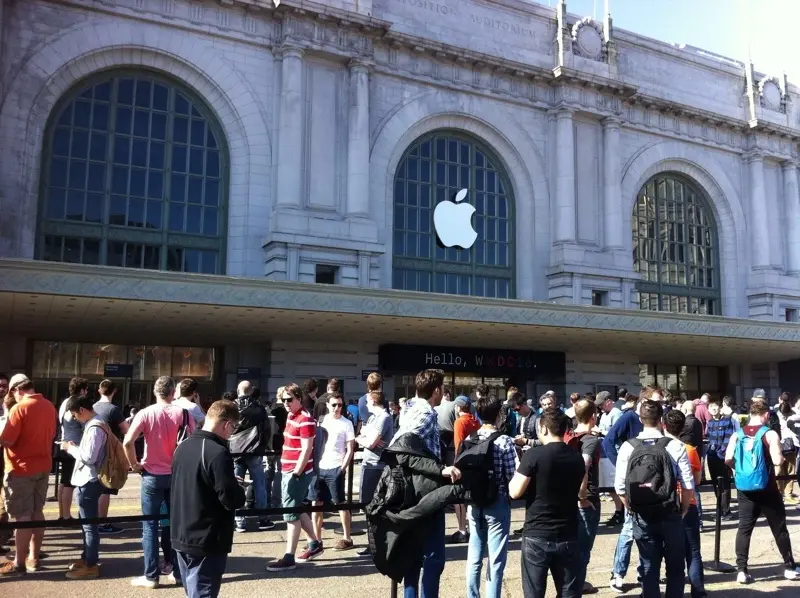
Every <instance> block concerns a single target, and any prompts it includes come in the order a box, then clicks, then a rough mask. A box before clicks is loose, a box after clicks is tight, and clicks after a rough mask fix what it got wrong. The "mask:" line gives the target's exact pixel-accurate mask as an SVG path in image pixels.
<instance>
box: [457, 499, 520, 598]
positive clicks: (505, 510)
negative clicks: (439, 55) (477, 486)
mask: <svg viewBox="0 0 800 598" xmlns="http://www.w3.org/2000/svg"><path fill="white" fill-rule="evenodd" d="M467 519H468V520H469V548H468V549H467V598H481V567H482V566H483V555H484V553H488V559H489V560H488V565H487V569H488V571H487V579H486V598H499V597H500V596H501V594H502V585H503V571H504V570H505V568H506V557H507V555H508V534H509V530H510V528H511V505H510V504H509V502H508V497H507V496H506V495H504V494H501V495H500V498H498V499H497V500H496V501H495V503H494V504H493V505H491V506H490V507H484V508H480V507H475V506H472V505H470V507H469V508H468V509H467Z"/></svg>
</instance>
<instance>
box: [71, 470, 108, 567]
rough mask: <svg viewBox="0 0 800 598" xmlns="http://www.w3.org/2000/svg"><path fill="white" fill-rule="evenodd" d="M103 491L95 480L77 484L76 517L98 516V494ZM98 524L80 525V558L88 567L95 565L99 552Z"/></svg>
mask: <svg viewBox="0 0 800 598" xmlns="http://www.w3.org/2000/svg"><path fill="white" fill-rule="evenodd" d="M102 493H103V486H102V484H100V482H98V481H97V480H95V481H93V482H89V483H88V484H86V485H84V486H79V487H78V488H77V489H76V494H77V495H78V496H77V501H78V517H80V518H81V519H88V518H91V517H99V516H100V513H99V509H98V501H99V500H100V495H101V494H102ZM98 527H99V526H98V525H97V524H94V525H82V526H81V528H82V530H83V552H82V553H81V559H83V562H84V563H86V564H87V565H88V566H89V567H94V566H95V565H97V560H98V558H99V556H100V555H99V553H100V532H99V531H98Z"/></svg>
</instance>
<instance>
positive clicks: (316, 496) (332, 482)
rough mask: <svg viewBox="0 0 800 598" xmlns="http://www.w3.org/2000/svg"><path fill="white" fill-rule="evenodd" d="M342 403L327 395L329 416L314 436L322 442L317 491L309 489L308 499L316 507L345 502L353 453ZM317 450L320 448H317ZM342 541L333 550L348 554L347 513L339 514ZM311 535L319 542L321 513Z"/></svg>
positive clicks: (352, 439) (350, 429)
mask: <svg viewBox="0 0 800 598" xmlns="http://www.w3.org/2000/svg"><path fill="white" fill-rule="evenodd" d="M343 412H344V399H343V398H342V395H341V393H339V392H332V393H330V394H329V395H328V414H327V415H326V416H325V417H324V418H323V420H322V423H321V424H320V426H319V428H318V430H317V432H318V434H321V435H322V436H323V438H324V444H322V450H321V454H319V455H316V459H317V464H318V466H319V473H318V475H317V479H316V487H314V486H312V487H311V491H310V492H309V498H310V499H311V501H312V502H313V503H314V505H315V506H319V505H322V504H323V503H325V502H328V503H331V504H334V505H338V504H340V503H343V502H344V501H345V492H344V477H345V472H346V471H347V468H348V467H349V465H350V461H352V460H353V453H354V452H355V438H356V435H355V430H354V429H353V423H352V422H351V421H350V420H349V419H348V418H347V417H344V415H343ZM318 446H319V445H318ZM339 518H340V519H341V520H342V531H343V535H344V538H342V539H341V540H339V541H338V542H337V543H336V546H334V548H333V549H334V550H337V551H341V550H350V549H351V548H353V540H352V538H351V537H350V511H339ZM314 531H315V532H316V535H317V538H319V539H320V540H321V539H322V513H314Z"/></svg>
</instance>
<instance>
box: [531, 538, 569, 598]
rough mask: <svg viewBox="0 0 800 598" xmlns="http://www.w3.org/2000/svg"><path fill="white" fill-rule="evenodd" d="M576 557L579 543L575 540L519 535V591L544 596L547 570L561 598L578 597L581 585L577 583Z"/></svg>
mask: <svg viewBox="0 0 800 598" xmlns="http://www.w3.org/2000/svg"><path fill="white" fill-rule="evenodd" d="M578 559H579V557H578V543H577V542H576V541H574V540H573V541H571V542H551V541H548V540H545V539H543V538H534V537H530V536H522V595H523V596H525V598H544V597H545V595H546V594H547V572H548V571H550V574H551V575H552V576H553V583H554V584H555V586H556V593H557V595H558V596H559V597H560V598H580V596H581V593H582V590H583V588H582V587H579V586H578V583H577V579H578V569H579V568H580V564H579V562H578Z"/></svg>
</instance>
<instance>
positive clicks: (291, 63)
mask: <svg viewBox="0 0 800 598" xmlns="http://www.w3.org/2000/svg"><path fill="white" fill-rule="evenodd" d="M279 52H280V56H281V58H282V60H283V64H282V66H281V100H280V121H279V122H278V169H277V173H276V178H277V184H276V189H277V192H276V193H277V195H276V202H275V203H276V205H277V206H279V207H291V208H300V207H302V177H303V112H304V106H303V73H304V71H303V50H302V48H297V47H294V46H284V47H283V48H281V49H280V50H279Z"/></svg>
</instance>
